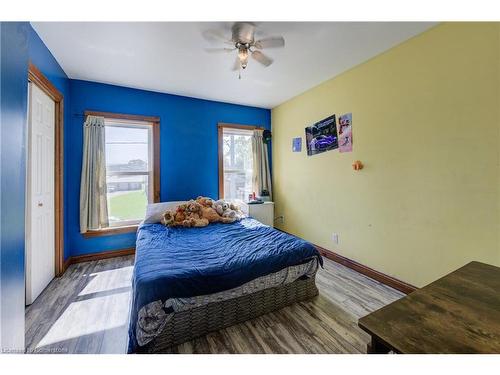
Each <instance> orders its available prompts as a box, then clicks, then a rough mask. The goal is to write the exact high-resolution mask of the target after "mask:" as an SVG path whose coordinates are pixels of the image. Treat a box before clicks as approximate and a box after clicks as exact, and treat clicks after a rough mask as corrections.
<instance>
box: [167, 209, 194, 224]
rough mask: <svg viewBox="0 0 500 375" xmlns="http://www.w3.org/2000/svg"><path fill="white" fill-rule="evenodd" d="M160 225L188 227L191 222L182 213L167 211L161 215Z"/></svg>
mask: <svg viewBox="0 0 500 375" xmlns="http://www.w3.org/2000/svg"><path fill="white" fill-rule="evenodd" d="M161 223H162V224H163V225H165V226H167V227H190V226H191V222H190V221H189V220H188V219H187V218H186V216H185V215H184V213H183V212H182V211H177V210H176V211H173V210H167V211H165V212H164V213H163V217H162V219H161Z"/></svg>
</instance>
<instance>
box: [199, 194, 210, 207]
mask: <svg viewBox="0 0 500 375" xmlns="http://www.w3.org/2000/svg"><path fill="white" fill-rule="evenodd" d="M196 202H197V203H199V204H201V205H202V206H203V207H212V206H213V204H214V201H213V199H212V198H208V197H201V196H200V197H198V198H196Z"/></svg>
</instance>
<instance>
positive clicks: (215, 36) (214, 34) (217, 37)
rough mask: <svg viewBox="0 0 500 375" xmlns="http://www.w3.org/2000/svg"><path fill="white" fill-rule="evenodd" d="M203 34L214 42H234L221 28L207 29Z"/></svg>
mask: <svg viewBox="0 0 500 375" xmlns="http://www.w3.org/2000/svg"><path fill="white" fill-rule="evenodd" d="M202 35H203V38H205V39H206V40H207V41H209V42H212V43H215V42H218V43H220V42H222V43H226V44H233V42H231V41H230V40H229V39H227V38H226V36H225V35H224V34H223V33H222V32H221V31H219V30H205V31H203V32H202Z"/></svg>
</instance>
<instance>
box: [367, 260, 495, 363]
mask: <svg viewBox="0 0 500 375" xmlns="http://www.w3.org/2000/svg"><path fill="white" fill-rule="evenodd" d="M358 325H359V326H360V327H361V328H362V329H363V330H365V331H366V332H368V333H369V334H370V335H371V337H372V342H371V344H370V345H369V347H368V352H369V353H387V352H389V351H394V352H396V353H500V268H498V267H495V266H491V265H489V264H484V263H479V262H471V263H469V264H467V265H465V266H463V267H462V268H459V269H458V270H456V271H454V272H452V273H450V274H448V275H446V276H444V277H442V278H441V279H439V280H437V281H435V282H433V283H431V284H429V285H427V286H425V287H423V288H422V289H419V290H417V291H415V292H413V293H411V294H409V295H407V296H406V297H403V298H402V299H400V300H398V301H396V302H393V303H391V304H390V305H387V306H385V307H383V308H381V309H379V310H377V311H374V312H373V313H371V314H369V315H367V316H365V317H363V318H361V319H359V322H358Z"/></svg>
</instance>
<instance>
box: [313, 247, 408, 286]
mask: <svg viewBox="0 0 500 375" xmlns="http://www.w3.org/2000/svg"><path fill="white" fill-rule="evenodd" d="M314 246H315V247H316V248H317V249H318V251H319V252H320V254H321V255H322V256H324V257H325V258H328V259H330V260H333V261H334V262H337V263H340V264H342V265H344V266H346V267H349V268H351V269H353V270H354V271H357V272H359V273H361V274H363V275H365V276H368V277H369V278H371V279H373V280H376V281H378V282H380V283H382V284H385V285H388V286H390V287H391V288H394V289H396V290H399V291H400V292H403V293H405V294H410V293H411V292H414V291H415V290H417V289H418V288H417V287H416V286H413V285H411V284H408V283H406V282H404V281H401V280H398V279H396V278H394V277H392V276H389V275H386V274H385V273H382V272H379V271H377V270H374V269H373V268H370V267H367V266H365V265H363V264H361V263H358V262H356V261H354V260H352V259H349V258H346V257H344V256H342V255H339V254H337V253H334V252H333V251H330V250H327V249H324V248H322V247H321V246H318V245H314Z"/></svg>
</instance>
